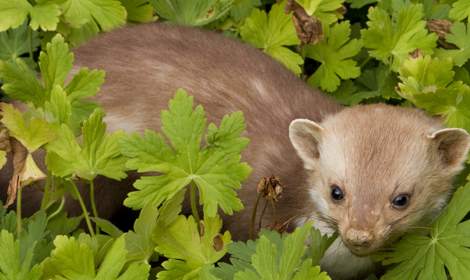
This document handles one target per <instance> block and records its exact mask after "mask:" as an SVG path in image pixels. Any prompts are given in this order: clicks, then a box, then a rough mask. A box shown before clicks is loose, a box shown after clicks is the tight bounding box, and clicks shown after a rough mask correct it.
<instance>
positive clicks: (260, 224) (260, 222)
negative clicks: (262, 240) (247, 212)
mask: <svg viewBox="0 0 470 280" xmlns="http://www.w3.org/2000/svg"><path fill="white" fill-rule="evenodd" d="M266 208H268V200H264V206H263V210H261V215H259V221H258V229H261V226H262V225H263V217H264V213H266Z"/></svg>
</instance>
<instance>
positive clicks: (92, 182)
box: [90, 180, 100, 233]
mask: <svg viewBox="0 0 470 280" xmlns="http://www.w3.org/2000/svg"><path fill="white" fill-rule="evenodd" d="M90 204H91V211H92V212H93V217H95V218H98V211H97V210H96V202H95V180H90ZM95 225H96V233H99V232H100V229H99V227H98V224H96V223H95Z"/></svg>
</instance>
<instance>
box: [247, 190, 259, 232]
mask: <svg viewBox="0 0 470 280" xmlns="http://www.w3.org/2000/svg"><path fill="white" fill-rule="evenodd" d="M260 199H261V192H259V193H258V195H257V196H256V202H255V207H254V208H253V212H252V213H251V223H250V235H249V237H250V239H253V237H254V235H255V223H256V212H257V211H258V204H259V200H260Z"/></svg>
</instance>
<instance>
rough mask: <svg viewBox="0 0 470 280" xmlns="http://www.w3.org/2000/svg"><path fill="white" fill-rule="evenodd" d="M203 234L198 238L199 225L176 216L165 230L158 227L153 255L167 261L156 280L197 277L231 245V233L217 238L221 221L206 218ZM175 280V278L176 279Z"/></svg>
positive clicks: (190, 219) (192, 220)
mask: <svg viewBox="0 0 470 280" xmlns="http://www.w3.org/2000/svg"><path fill="white" fill-rule="evenodd" d="M201 227H202V228H203V234H202V235H200V234H199V230H198V225H197V224H196V222H195V221H194V219H193V217H192V216H190V217H188V218H186V217H184V216H178V217H177V219H176V220H175V221H174V222H173V223H172V224H171V225H170V226H169V227H166V228H162V227H158V228H157V229H156V231H155V235H154V240H155V242H156V243H157V248H156V251H157V252H159V253H161V254H163V255H164V256H165V257H167V258H169V259H170V260H168V261H165V262H164V263H163V264H162V266H163V267H164V268H165V269H166V270H164V271H161V272H159V273H158V274H157V279H181V278H183V277H184V276H185V277H187V278H183V279H191V278H190V277H188V275H193V276H196V275H197V274H199V272H200V271H201V269H202V268H203V266H205V265H212V264H214V263H215V262H217V261H218V260H219V259H221V258H222V257H223V256H224V255H225V253H226V251H227V249H226V246H227V244H229V243H230V242H231V239H230V233H229V232H228V231H227V232H225V233H224V234H223V235H221V234H219V231H220V229H221V228H222V221H221V219H220V218H218V217H216V218H205V220H204V222H203V223H202V224H201ZM177 275H178V276H179V277H177V278H174V277H176V276H177Z"/></svg>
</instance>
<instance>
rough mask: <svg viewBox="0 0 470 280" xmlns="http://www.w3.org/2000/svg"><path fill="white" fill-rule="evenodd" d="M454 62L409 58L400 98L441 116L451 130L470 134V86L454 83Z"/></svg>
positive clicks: (403, 69) (404, 70)
mask: <svg viewBox="0 0 470 280" xmlns="http://www.w3.org/2000/svg"><path fill="white" fill-rule="evenodd" d="M452 67H453V64H452V61H451V59H437V58H436V59H432V58H431V57H429V56H425V57H418V58H410V59H408V60H406V61H405V62H404V63H403V66H402V68H401V69H400V79H401V80H402V83H399V84H398V86H399V88H400V92H399V93H400V95H401V96H403V97H404V98H406V99H407V100H409V101H411V102H413V103H414V104H415V105H416V106H418V107H420V108H423V109H426V110H427V111H429V112H431V113H434V114H438V115H442V116H443V117H444V119H445V122H446V124H447V125H448V126H450V127H461V128H465V129H467V130H469V131H470V113H469V110H468V108H469V106H470V87H469V86H468V85H466V84H464V83H462V82H461V81H453V80H454V72H453V71H452Z"/></svg>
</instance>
